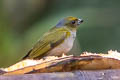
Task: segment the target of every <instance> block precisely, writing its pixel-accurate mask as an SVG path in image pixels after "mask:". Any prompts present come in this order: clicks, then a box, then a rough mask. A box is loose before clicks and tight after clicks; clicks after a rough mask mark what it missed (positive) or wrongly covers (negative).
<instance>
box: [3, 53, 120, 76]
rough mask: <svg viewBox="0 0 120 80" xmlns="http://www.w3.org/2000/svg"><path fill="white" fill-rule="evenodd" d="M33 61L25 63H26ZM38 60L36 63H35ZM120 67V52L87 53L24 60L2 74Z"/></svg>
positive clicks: (4, 70)
mask: <svg viewBox="0 0 120 80" xmlns="http://www.w3.org/2000/svg"><path fill="white" fill-rule="evenodd" d="M26 62H27V63H29V64H31V63H33V64H31V65H27V66H26V65H25V63H26ZM35 62H36V63H35ZM21 65H22V66H23V67H18V66H21ZM105 69H120V53H115V52H112V54H111V52H109V54H91V53H85V54H82V55H81V56H64V57H57V58H56V57H52V58H51V57H49V59H44V60H43V59H42V60H24V61H20V62H18V63H17V64H15V65H13V66H10V67H8V68H5V69H3V71H2V73H1V74H2V75H16V74H33V73H51V72H69V71H75V70H105Z"/></svg>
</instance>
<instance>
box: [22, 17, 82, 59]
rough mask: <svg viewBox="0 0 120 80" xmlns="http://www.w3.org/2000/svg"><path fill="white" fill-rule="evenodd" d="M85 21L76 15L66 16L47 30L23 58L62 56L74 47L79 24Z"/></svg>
mask: <svg viewBox="0 0 120 80" xmlns="http://www.w3.org/2000/svg"><path fill="white" fill-rule="evenodd" d="M82 22H83V20H82V19H79V18H76V17H72V16H69V17H65V18H63V19H61V20H60V21H59V22H58V23H57V24H56V26H54V27H52V28H51V29H50V30H49V31H48V32H46V33H45V34H44V35H43V36H42V37H41V39H40V40H39V41H38V42H37V43H36V44H35V45H34V46H33V47H32V48H31V49H30V50H29V52H28V53H27V54H26V55H25V56H24V57H23V58H22V59H41V58H43V57H46V56H62V54H63V53H64V54H65V55H66V54H67V53H68V52H69V51H70V50H71V49H72V47H73V43H74V40H75V38H76V32H77V29H78V26H79V25H80V24H81V23H82Z"/></svg>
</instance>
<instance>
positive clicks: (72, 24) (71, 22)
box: [56, 16, 83, 28]
mask: <svg viewBox="0 0 120 80" xmlns="http://www.w3.org/2000/svg"><path fill="white" fill-rule="evenodd" d="M82 22H83V20H82V19H78V18H76V17H72V16H70V17H66V18H64V19H62V20H60V21H59V22H58V24H57V25H56V27H69V28H77V26H79V25H80V24H81V23H82Z"/></svg>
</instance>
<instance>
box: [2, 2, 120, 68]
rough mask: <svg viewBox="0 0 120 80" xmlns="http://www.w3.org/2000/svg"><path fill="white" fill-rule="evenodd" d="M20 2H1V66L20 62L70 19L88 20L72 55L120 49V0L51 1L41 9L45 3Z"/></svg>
mask: <svg viewBox="0 0 120 80" xmlns="http://www.w3.org/2000/svg"><path fill="white" fill-rule="evenodd" d="M17 1H19V0H12V1H11V2H7V1H4V0H1V1H0V4H1V5H2V6H1V5H0V64H1V65H0V67H6V66H9V65H11V64H14V63H15V62H17V61H19V60H20V59H21V58H22V57H23V56H24V55H25V54H26V53H27V51H29V49H30V48H31V47H32V46H33V45H34V44H35V43H36V42H37V41H38V40H39V39H40V37H41V36H42V34H43V33H44V32H46V31H48V30H49V29H50V28H51V27H53V26H54V25H56V23H57V22H58V21H59V20H60V19H61V18H63V17H66V16H75V17H79V18H82V19H83V20H84V23H83V24H81V25H80V27H79V30H78V32H77V41H78V42H77V41H76V44H75V45H74V47H73V51H71V53H73V52H75V53H76V54H77V55H79V54H80V52H83V51H89V52H106V51H108V50H110V49H112V50H118V51H119V50H120V36H119V34H120V22H119V17H120V15H119V14H120V11H119V10H120V5H119V3H120V1H119V0H115V1H113V0H92V1H91V0H53V1H49V0H48V1H46V2H44V4H43V5H39V6H38V5H37V3H38V2H40V1H42V0H33V2H29V1H31V0H28V1H26V3H24V2H23V3H22V2H18V3H17ZM37 1H38V2H37ZM15 2H16V3H15ZM13 4H14V5H13ZM18 4H19V5H18ZM35 4H36V5H35ZM21 5H22V6H21ZM41 6H42V7H43V6H44V8H41ZM31 8H32V9H31ZM78 44H79V45H78ZM76 46H77V47H76Z"/></svg>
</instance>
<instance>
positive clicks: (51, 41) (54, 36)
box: [24, 29, 70, 59]
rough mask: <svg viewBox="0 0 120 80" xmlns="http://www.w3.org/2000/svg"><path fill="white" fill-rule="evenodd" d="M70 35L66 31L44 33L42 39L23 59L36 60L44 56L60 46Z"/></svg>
mask: <svg viewBox="0 0 120 80" xmlns="http://www.w3.org/2000/svg"><path fill="white" fill-rule="evenodd" d="M69 35H70V33H69V32H68V31H67V30H62V29H61V30H52V31H49V32H48V33H46V34H45V35H44V36H43V38H41V40H40V41H39V42H38V43H37V44H36V45H35V46H34V47H33V48H32V49H31V50H30V51H29V53H28V54H27V55H26V56H25V57H24V58H30V59H36V58H38V59H39V58H41V57H42V56H44V55H45V54H46V53H47V52H48V51H50V50H52V49H53V48H54V47H56V46H57V45H59V44H61V43H62V42H63V41H64V39H65V38H67V37H68V36H69Z"/></svg>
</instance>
